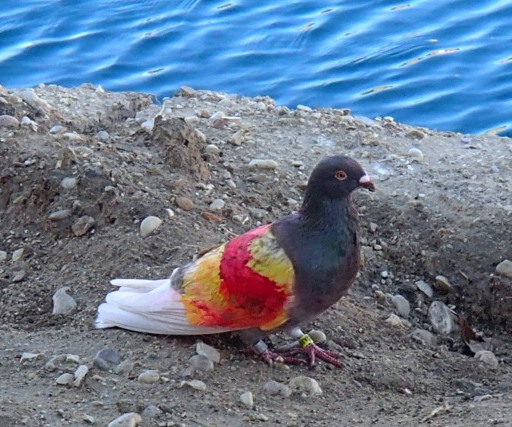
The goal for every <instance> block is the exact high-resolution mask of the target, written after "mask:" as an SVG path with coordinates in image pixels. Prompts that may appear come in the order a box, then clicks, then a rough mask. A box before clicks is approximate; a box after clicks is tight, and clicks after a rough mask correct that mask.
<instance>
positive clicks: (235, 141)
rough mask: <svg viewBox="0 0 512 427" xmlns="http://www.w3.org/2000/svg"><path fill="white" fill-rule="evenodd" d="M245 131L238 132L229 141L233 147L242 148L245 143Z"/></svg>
mask: <svg viewBox="0 0 512 427" xmlns="http://www.w3.org/2000/svg"><path fill="white" fill-rule="evenodd" d="M244 139H245V131H244V130H243V129H241V130H239V131H238V132H236V133H235V134H234V135H233V136H232V137H231V139H230V140H229V141H228V142H229V143H230V144H231V145H235V146H240V145H242V143H243V142H244Z"/></svg>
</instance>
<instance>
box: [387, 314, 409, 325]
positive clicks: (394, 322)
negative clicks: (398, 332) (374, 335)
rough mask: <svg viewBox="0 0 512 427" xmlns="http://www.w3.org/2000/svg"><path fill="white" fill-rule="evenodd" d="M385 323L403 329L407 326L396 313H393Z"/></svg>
mask: <svg viewBox="0 0 512 427" xmlns="http://www.w3.org/2000/svg"><path fill="white" fill-rule="evenodd" d="M385 322H386V323H389V324H390V325H391V326H396V327H403V326H405V325H404V322H402V319H400V317H398V316H397V315H396V314H394V313H391V314H390V315H389V317H388V318H387V319H386V320H385Z"/></svg>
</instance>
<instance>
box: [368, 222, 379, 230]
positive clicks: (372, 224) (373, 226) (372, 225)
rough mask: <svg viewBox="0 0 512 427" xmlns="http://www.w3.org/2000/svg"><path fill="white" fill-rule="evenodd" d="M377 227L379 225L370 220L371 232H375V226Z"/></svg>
mask: <svg viewBox="0 0 512 427" xmlns="http://www.w3.org/2000/svg"><path fill="white" fill-rule="evenodd" d="M378 227H379V226H378V225H377V224H375V223H374V222H370V231H371V232H372V233H375V232H376V231H377V228H378Z"/></svg>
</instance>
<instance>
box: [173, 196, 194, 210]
mask: <svg viewBox="0 0 512 427" xmlns="http://www.w3.org/2000/svg"><path fill="white" fill-rule="evenodd" d="M176 205H177V206H178V207H179V208H180V209H183V210H184V211H191V210H192V209H195V207H196V205H195V204H194V202H193V201H192V200H190V199H189V198H188V197H183V196H178V197H176Z"/></svg>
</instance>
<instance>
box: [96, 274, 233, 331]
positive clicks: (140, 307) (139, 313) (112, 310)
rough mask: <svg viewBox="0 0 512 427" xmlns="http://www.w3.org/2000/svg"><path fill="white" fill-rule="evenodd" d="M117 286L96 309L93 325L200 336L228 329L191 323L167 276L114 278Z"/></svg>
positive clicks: (177, 293)
mask: <svg viewBox="0 0 512 427" xmlns="http://www.w3.org/2000/svg"><path fill="white" fill-rule="evenodd" d="M111 283H112V284H113V285H115V286H119V287H120V288H119V289H118V290H117V291H114V292H110V293H109V294H108V295H107V297H106V302H105V303H103V304H101V305H100V306H99V308H98V317H97V318H96V327H97V328H112V327H116V326H117V327H119V328H123V329H129V330H131V331H137V332H146V333H150V334H165V335H203V334H217V333H220V332H227V331H229V330H230V329H228V328H213V327H207V326H198V325H191V324H190V323H189V322H188V320H187V317H186V312H185V307H184V305H183V303H182V302H181V294H180V293H179V292H177V291H175V290H174V289H173V288H172V287H171V283H170V279H163V280H139V279H115V280H112V282H111Z"/></svg>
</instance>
